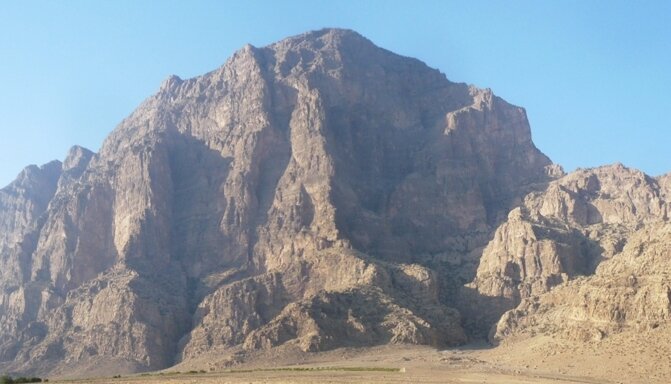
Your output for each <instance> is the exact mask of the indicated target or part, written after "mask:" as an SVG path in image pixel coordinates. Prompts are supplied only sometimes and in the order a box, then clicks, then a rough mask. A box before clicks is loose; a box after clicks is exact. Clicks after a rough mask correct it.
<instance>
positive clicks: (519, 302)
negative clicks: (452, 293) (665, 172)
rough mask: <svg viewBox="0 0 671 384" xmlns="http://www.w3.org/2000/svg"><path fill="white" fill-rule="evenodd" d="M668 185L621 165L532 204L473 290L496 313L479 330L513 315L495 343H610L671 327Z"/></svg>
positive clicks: (515, 216) (493, 248) (560, 183)
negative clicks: (618, 334) (515, 339)
mask: <svg viewBox="0 0 671 384" xmlns="http://www.w3.org/2000/svg"><path fill="white" fill-rule="evenodd" d="M665 181H666V179H665V177H661V178H657V179H654V178H651V177H649V176H647V175H645V174H643V173H642V172H640V171H636V170H632V169H628V168H625V167H624V166H622V165H619V164H617V165H613V166H605V167H600V168H595V169H588V170H578V171H576V172H573V173H571V174H569V175H567V176H565V177H563V178H560V179H558V180H556V181H553V182H551V183H550V184H549V185H548V187H547V188H546V189H545V190H543V191H539V192H534V193H531V194H529V195H527V196H526V197H525V199H524V204H522V206H520V207H518V208H515V209H514V210H512V211H511V212H510V214H509V216H508V220H507V221H506V222H505V223H503V224H502V225H501V226H500V227H499V228H498V229H497V230H496V233H495V235H494V238H493V239H492V241H491V242H490V243H489V244H488V245H487V247H486V248H485V250H484V252H483V255H482V259H481V261H480V265H479V267H478V270H477V276H476V278H475V279H474V281H473V282H472V283H471V284H469V287H470V288H471V289H475V290H477V292H478V293H479V297H480V298H481V299H482V300H484V298H487V299H488V300H490V301H492V302H494V303H496V304H497V305H496V306H495V308H496V309H495V310H493V311H491V312H490V313H487V314H486V315H485V316H483V317H482V318H481V319H480V321H481V322H482V323H481V324H480V325H481V326H486V325H491V324H492V323H496V322H497V321H498V320H499V317H500V316H501V315H502V314H503V313H504V312H505V311H507V310H510V309H513V308H515V307H516V308H515V309H514V310H512V311H510V312H507V313H506V314H505V315H504V316H503V318H502V319H501V320H500V321H499V322H498V325H497V326H496V327H495V328H494V329H492V332H493V333H492V334H491V335H490V336H491V337H492V338H493V340H494V341H499V340H502V339H504V338H506V337H508V336H510V335H513V334H517V333H526V334H535V333H539V332H540V333H543V332H547V333H549V334H555V333H561V334H563V335H565V336H566V335H573V336H575V337H583V336H584V335H585V332H587V333H588V334H590V335H592V336H594V337H603V336H605V335H606V334H608V333H610V332H614V331H617V330H619V329H620V328H622V327H623V326H625V325H632V324H639V325H645V324H648V323H654V322H655V321H664V320H663V319H666V317H665V316H666V315H664V313H666V312H668V310H669V309H671V307H669V301H668V297H667V289H666V288H665V287H666V286H667V285H668V282H666V277H665V276H666V275H667V274H668V273H669V272H671V270H670V269H669V265H668V263H667V262H666V261H664V259H665V258H668V249H667V248H668V245H669V240H670V239H669V238H668V236H667V235H668V233H667V232H668V228H666V227H668V221H669V212H670V211H671V204H670V203H669V201H668V200H667V199H668V192H667V186H666V185H665ZM578 328H579V329H578ZM583 328H584V329H583Z"/></svg>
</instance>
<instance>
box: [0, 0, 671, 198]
mask: <svg viewBox="0 0 671 384" xmlns="http://www.w3.org/2000/svg"><path fill="white" fill-rule="evenodd" d="M323 27H341V28H350V29H354V30H356V31H358V32H359V33H361V34H363V35H364V36H366V37H368V38H369V39H371V40H372V41H373V42H375V43H376V44H377V45H380V46H382V47H384V48H387V49H389V50H392V51H395V52H397V53H400V54H403V55H406V56H413V57H417V58H419V59H420V60H423V61H424V62H426V63H427V64H428V65H430V66H432V67H435V68H438V69H440V70H441V71H442V72H444V73H445V74H446V75H447V77H448V78H449V79H450V80H452V81H458V82H467V83H471V84H475V85H476V86H479V87H489V88H492V89H493V90H494V92H495V93H496V94H497V95H499V96H501V97H503V98H504V99H506V100H508V101H509V102H511V103H513V104H517V105H520V106H523V107H525V108H526V109H527V113H528V115H529V119H530V121H531V128H532V132H533V137H534V141H535V142H536V145H537V146H538V147H539V148H540V149H541V150H542V151H543V152H545V153H546V154H547V155H548V156H550V158H552V160H554V161H555V162H556V163H559V164H562V165H563V166H564V167H565V168H566V169H567V170H573V169H575V168H576V167H590V166H596V165H601V164H606V163H613V162H617V161H619V162H622V163H624V164H625V165H627V166H630V167H636V168H640V169H642V170H643V171H645V172H647V173H649V174H651V175H659V174H663V173H666V172H670V171H671V93H670V91H671V1H666V0H663V1H652V0H651V1H613V0H603V1H584V0H575V1H571V0H562V1H537V0H530V1H514V0H513V1H511V0H507V1H495V0H491V1H472V0H464V1H448V0H440V1H429V0H423V1H418V0H414V1H392V0H382V1H371V0H368V1H364V0H352V1H344V0H329V1H318V0H309V1H288V0H276V1H272V0H268V1H250V0H244V1H243V0H239V1H222V0H218V1H197V0H188V1H187V0H184V1H168V0H155V1H142V0H95V1H89V0H87V1H74V0H62V1H30V0H2V1H0V185H3V186H4V185H6V184H7V183H9V182H10V181H11V180H12V179H13V178H14V177H15V176H16V174H17V173H18V172H19V171H20V170H21V169H22V168H23V167H24V166H26V165H28V164H42V163H45V162H48V161H50V160H52V159H61V160H62V159H63V157H64V156H65V154H66V152H67V150H68V148H69V147H70V146H72V145H73V144H79V145H83V146H85V147H88V148H90V149H92V150H94V151H97V150H98V149H99V147H100V145H101V143H102V140H103V139H104V137H105V136H106V135H107V134H108V133H109V132H110V131H111V130H112V129H114V127H115V126H116V125H117V124H118V123H119V122H120V121H121V120H122V119H123V118H124V117H125V116H127V115H128V114H129V113H130V112H131V111H132V110H133V109H134V108H135V107H136V106H137V105H138V104H139V103H140V102H141V101H142V100H143V99H144V98H146V97H148V96H149V95H151V94H152V93H154V92H156V91H157V90H158V87H159V85H160V83H161V81H162V80H163V79H164V78H166V77H167V76H168V75H170V74H176V75H179V76H180V77H182V78H188V77H193V76H197V75H199V74H203V73H205V72H208V71H210V70H213V69H215V68H217V67H218V66H220V65H221V64H223V63H224V61H225V60H226V59H227V58H228V57H229V56H230V55H231V54H232V53H233V52H234V51H235V50H237V49H238V48H240V47H242V46H243V45H244V44H245V43H251V44H253V45H256V46H264V45H267V44H269V43H272V42H274V41H276V40H280V39H282V38H284V37H287V36H291V35H295V34H298V33H302V32H305V31H308V30H313V29H320V28H323Z"/></svg>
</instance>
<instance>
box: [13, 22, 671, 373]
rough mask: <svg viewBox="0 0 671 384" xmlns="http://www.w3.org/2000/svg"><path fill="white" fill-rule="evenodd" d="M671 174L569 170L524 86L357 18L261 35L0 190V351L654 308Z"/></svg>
mask: <svg viewBox="0 0 671 384" xmlns="http://www.w3.org/2000/svg"><path fill="white" fill-rule="evenodd" d="M670 194H671V183H669V177H668V176H666V177H659V178H657V179H654V178H651V177H649V176H646V175H645V174H643V173H641V172H639V171H635V170H631V169H627V168H625V167H623V166H620V165H613V166H606V167H602V168H598V169H592V170H579V171H576V172H574V173H571V174H569V175H564V173H563V171H562V170H561V167H559V166H558V165H555V164H552V162H551V161H550V159H548V158H547V157H546V156H545V155H543V154H542V153H541V152H540V151H539V150H538V149H537V148H536V147H535V146H534V144H533V142H532V140H531V132H530V128H529V124H528V121H527V118H526V113H525V111H524V110H523V109H522V108H520V107H517V106H513V105H510V104H508V103H507V102H505V101H504V100H502V99H500V98H498V97H497V96H495V95H494V94H493V93H492V91H491V90H489V89H478V88H475V87H472V86H468V85H466V84H461V83H453V82H451V81H449V80H448V79H447V78H446V77H445V76H444V75H443V74H442V73H440V72H439V71H438V70H435V69H432V68H429V67H428V66H426V65H425V64H424V63H422V62H420V61H418V60H416V59H412V58H407V57H402V56H399V55H396V54H394V53H391V52H389V51H386V50H384V49H382V48H379V47H377V46H375V45H374V44H373V43H371V42H370V41H368V40H367V39H366V38H364V37H362V36H360V35H359V34H357V33H355V32H352V31H349V30H339V29H325V30H320V31H316V32H309V33H306V34H303V35H299V36H295V37H291V38H288V39H286V40H282V41H280V42H277V43H275V44H272V45H269V46H267V47H263V48H257V47H253V46H251V45H248V46H245V47H244V48H242V49H241V50H239V51H238V52H236V53H235V54H234V55H233V56H232V57H231V58H230V59H229V60H228V61H227V62H226V63H225V64H224V65H223V66H222V67H220V68H218V69H216V70H214V71H212V72H210V73H207V74H205V75H203V76H200V77H196V78H193V79H188V80H183V79H180V78H178V77H176V76H172V77H170V78H168V79H166V80H165V81H164V83H163V84H162V85H161V87H160V90H159V91H158V92H157V93H156V94H155V95H153V96H151V97H150V98H148V99H147V100H146V101H145V102H143V103H142V104H141V105H140V106H139V107H138V108H137V109H136V110H135V111H134V112H133V113H132V114H131V115H130V116H129V117H128V118H126V119H125V120H124V121H123V122H122V123H121V124H120V125H119V126H118V127H117V128H116V129H115V130H114V131H113V132H112V133H111V134H110V135H109V136H108V138H107V139H106V140H105V142H104V144H103V146H102V148H101V149H100V151H99V152H98V153H92V152H91V151H89V150H86V149H84V148H81V147H73V148H72V150H71V151H70V152H69V153H68V155H67V157H66V159H65V160H64V161H63V162H62V163H61V162H58V161H55V162H52V163H49V164H46V165H44V166H42V167H34V166H32V167H28V168H26V169H25V170H24V171H23V172H22V173H21V174H20V175H19V177H18V178H17V180H15V181H14V182H13V183H12V184H10V185H9V186H8V187H6V188H4V189H2V190H0V324H1V327H0V371H10V372H19V373H21V372H29V373H39V374H50V375H95V374H106V373H108V372H116V373H119V372H138V371H145V370H156V369H162V368H166V367H169V366H172V365H174V364H178V363H182V362H188V361H191V360H196V359H199V360H203V359H205V360H207V359H209V360H210V361H211V364H212V367H216V368H220V367H223V366H226V365H230V364H234V363H235V362H236V361H238V359H240V358H242V357H241V356H243V357H244V355H245V353H246V352H248V351H254V350H263V349H271V348H278V349H281V350H287V351H299V352H312V351H324V350H330V349H334V348H338V347H343V346H361V347H365V346H373V345H380V344H388V343H394V344H426V345H432V346H436V347H449V346H454V345H459V344H463V343H465V342H467V341H468V340H471V339H473V338H478V337H485V336H488V335H489V334H490V330H492V332H491V335H489V336H490V338H491V340H492V341H494V342H500V341H501V340H505V339H506V338H507V337H509V336H510V335H520V334H525V332H532V330H533V332H550V333H552V334H558V335H563V334H570V335H575V332H574V331H573V330H572V329H573V328H571V327H575V328H576V329H578V328H579V329H580V335H587V336H585V337H604V336H605V335H607V334H609V333H615V332H619V331H621V330H622V329H624V328H626V327H628V326H631V325H632V324H634V323H635V324H644V325H645V326H648V325H649V328H650V329H653V328H656V327H658V326H659V325H660V323H662V322H667V321H668V320H669V313H670V312H671V303H670V301H671V293H669V292H671V290H669V288H668V287H669V282H668V281H667V277H666V276H667V272H668V271H669V269H668V265H667V264H668V263H666V262H664V261H663V260H666V256H667V254H668V247H667V246H666V245H664V244H668V242H669V240H670V239H669V237H668V233H669V231H668V228H667V227H668V220H669V202H668V201H669V195H670ZM630 237H631V238H632V239H633V240H631V241H630V240H629V239H630ZM652 239H655V240H654V241H653V240H652ZM629 243H631V244H629ZM650 244H653V245H650ZM637 252H638V253H637ZM635 254H636V255H645V257H644V258H639V259H637V258H636V257H637V256H636V255H635ZM651 265H654V267H651ZM631 276H633V277H631ZM609 279H615V281H618V282H622V284H625V283H626V284H628V285H626V287H630V288H631V289H634V293H633V294H632V293H628V292H629V291H627V289H630V288H626V287H625V286H622V288H621V292H620V291H613V292H610V293H608V294H605V293H598V294H597V293H593V292H595V291H594V290H595V289H596V288H594V286H600V284H605V283H603V281H606V280H609ZM632 281H633V283H632ZM632 287H633V288H632ZM639 290H640V291H639ZM576 291H577V292H581V294H583V296H580V297H582V299H577V298H576V297H578V296H576V294H575V292H576ZM625 291H626V292H625ZM599 292H600V291H599ZM637 292H638V293H637ZM595 295H596V296H595ZM598 295H604V296H598ZM632 295H633V296H632ZM637 295H638V296H637ZM565 297H571V298H573V299H571V300H577V301H571V300H569V299H566V298H565ZM592 297H598V299H591V298H592ZM580 300H582V301H580ZM516 307H517V308H516ZM566 307H568V308H569V309H566ZM563 308H564V309H563ZM576 308H578V309H576ZM553 311H568V312H571V313H573V314H574V315H572V316H573V317H572V318H576V319H579V321H578V320H576V323H575V324H574V323H568V324H567V323H565V322H564V321H563V318H562V316H553V315H551V314H552V313H555V312H553ZM580 311H582V312H580ZM576 314H577V315H576ZM499 319H501V321H499ZM497 323H498V324H497ZM539 324H545V325H546V326H544V327H542V329H541V330H537V329H536V328H537V327H538V326H539ZM655 324H657V326H655ZM567 327H568V328H567ZM567 329H569V331H567ZM599 335H600V336H599Z"/></svg>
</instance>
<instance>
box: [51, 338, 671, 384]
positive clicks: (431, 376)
mask: <svg viewBox="0 0 671 384" xmlns="http://www.w3.org/2000/svg"><path fill="white" fill-rule="evenodd" d="M670 335H671V330H670V329H669V327H660V329H659V330H655V332H652V333H650V334H649V335H648V336H646V338H645V339H641V335H640V334H634V333H629V334H627V333H624V334H618V335H614V336H612V337H608V338H606V339H604V340H602V341H598V342H588V343H585V342H569V341H566V340H562V339H555V338H552V337H547V336H536V337H532V338H527V339H521V340H515V341H514V342H510V343H507V344H504V345H501V346H498V347H496V348H493V347H490V346H488V345H486V344H484V343H482V344H471V345H467V346H465V347H461V348H457V349H450V350H443V351H440V350H436V349H433V348H430V347H414V346H383V347H376V348H368V349H346V348H345V349H339V350H335V351H330V352H323V353H313V354H300V355H298V354H292V353H290V351H275V352H273V353H271V354H268V355H265V356H254V357H253V358H252V359H250V362H248V363H244V362H243V363H241V364H236V365H234V366H232V367H230V368H222V367H221V366H219V367H218V368H217V361H216V358H215V359H212V358H210V359H208V360H202V361H196V362H191V363H189V364H183V365H180V366H176V367H173V368H171V369H168V370H166V371H163V372H154V373H151V374H144V375H130V376H123V377H121V378H111V377H106V378H96V379H82V380H71V381H57V380H53V379H52V380H51V381H50V382H52V383H58V382H69V383H97V384H125V383H127V384H145V383H147V384H150V383H151V384H155V383H172V384H177V383H180V384H182V383H183V384H187V383H189V384H196V383H203V384H210V383H211V384H215V383H216V384H224V383H226V384H228V383H230V384H242V383H245V384H261V383H268V384H288V383H297V384H298V383H300V384H304V383H356V384H364V383H491V384H508V383H510V384H512V383H541V384H543V383H554V384H562V383H608V384H611V383H622V384H624V383H627V384H629V383H646V384H647V383H665V384H667V383H671V347H670V346H669V344H670V343H669V342H668V340H671V338H670V337H669V336H670ZM632 345H634V346H635V347H632ZM222 359H223V358H222ZM221 361H223V360H221ZM177 371H181V372H180V373H177ZM189 371H201V373H188V372H189ZM202 372H206V373H202Z"/></svg>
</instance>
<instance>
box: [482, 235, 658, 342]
mask: <svg viewBox="0 0 671 384" xmlns="http://www.w3.org/2000/svg"><path fill="white" fill-rule="evenodd" d="M670 255H671V224H669V223H668V222H667V223H657V224H650V225H647V226H645V227H643V228H642V229H640V230H638V231H636V232H634V233H632V234H631V235H630V236H629V240H628V242H627V244H626V245H625V247H624V248H623V249H622V251H621V252H620V253H618V254H617V255H616V256H614V257H613V258H612V259H610V260H607V261H604V262H603V263H602V264H600V265H599V267H598V268H597V271H596V273H595V275H593V276H591V277H589V278H579V279H576V280H573V281H571V282H569V283H567V284H564V285H562V286H559V287H557V288H556V289H554V290H552V291H551V292H549V293H546V294H544V295H534V296H531V297H528V298H525V299H524V300H522V302H521V303H520V305H519V306H518V307H517V308H515V309H514V310H511V311H509V312H506V313H505V315H504V316H503V317H502V318H501V320H500V321H499V322H498V324H497V325H496V327H495V328H494V329H493V333H492V338H493V340H494V341H501V340H504V339H507V338H512V337H514V336H515V337H523V336H530V335H535V334H552V335H557V336H560V337H565V338H569V339H577V340H580V341H589V340H596V341H598V340H601V339H602V338H604V337H607V336H608V335H610V334H613V333H617V332H623V331H627V330H634V331H636V332H639V333H642V332H646V331H648V330H652V329H655V328H657V327H659V326H660V325H662V324H668V322H669V320H671V258H670V257H669V256H670Z"/></svg>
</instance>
